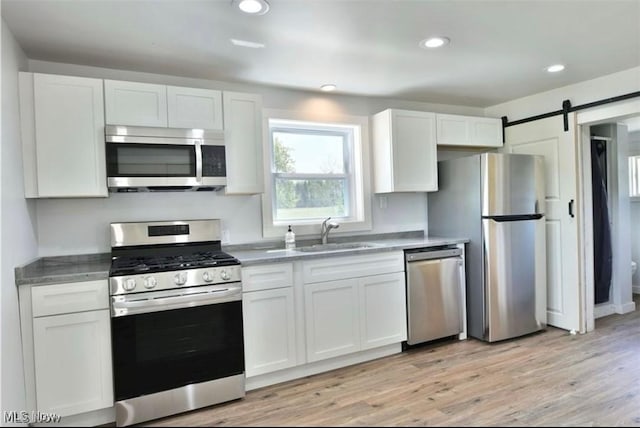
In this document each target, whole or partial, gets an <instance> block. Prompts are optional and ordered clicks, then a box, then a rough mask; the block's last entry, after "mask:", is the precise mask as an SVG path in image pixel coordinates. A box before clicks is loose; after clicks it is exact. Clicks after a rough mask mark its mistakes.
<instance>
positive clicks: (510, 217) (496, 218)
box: [482, 214, 544, 223]
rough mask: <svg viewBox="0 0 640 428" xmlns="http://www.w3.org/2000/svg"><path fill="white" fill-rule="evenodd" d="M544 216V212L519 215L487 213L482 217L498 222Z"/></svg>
mask: <svg viewBox="0 0 640 428" xmlns="http://www.w3.org/2000/svg"><path fill="white" fill-rule="evenodd" d="M543 217H544V214H518V215H485V216H482V218H486V219H489V220H493V221H497V222H500V223H502V222H506V221H523V220H540V219H541V218H543Z"/></svg>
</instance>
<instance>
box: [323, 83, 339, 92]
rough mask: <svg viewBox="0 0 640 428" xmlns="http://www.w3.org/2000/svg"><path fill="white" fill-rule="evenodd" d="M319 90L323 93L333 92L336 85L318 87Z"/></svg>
mask: <svg viewBox="0 0 640 428" xmlns="http://www.w3.org/2000/svg"><path fill="white" fill-rule="evenodd" d="M320 90H321V91H325V92H331V91H335V90H336V85H334V84H333V83H327V84H326V85H322V86H320Z"/></svg>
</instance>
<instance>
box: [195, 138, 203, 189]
mask: <svg viewBox="0 0 640 428" xmlns="http://www.w3.org/2000/svg"><path fill="white" fill-rule="evenodd" d="M196 181H197V182H198V183H202V140H196Z"/></svg>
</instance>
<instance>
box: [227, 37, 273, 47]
mask: <svg viewBox="0 0 640 428" xmlns="http://www.w3.org/2000/svg"><path fill="white" fill-rule="evenodd" d="M231 43H233V44H234V45H236V46H242V47H243V48H253V49H260V48H263V47H264V46H265V45H264V43H259V42H250V41H248V40H240V39H231Z"/></svg>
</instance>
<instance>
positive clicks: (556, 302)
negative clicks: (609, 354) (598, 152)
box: [504, 113, 584, 331]
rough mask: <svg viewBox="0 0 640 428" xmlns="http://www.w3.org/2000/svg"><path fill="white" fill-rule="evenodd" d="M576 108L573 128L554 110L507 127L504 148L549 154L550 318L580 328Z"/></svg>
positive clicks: (571, 118)
mask: <svg viewBox="0 0 640 428" xmlns="http://www.w3.org/2000/svg"><path fill="white" fill-rule="evenodd" d="M575 129H576V125H575V113H571V114H569V131H564V124H563V117H562V116H561V115H560V116H553V117H550V118H547V119H540V120H536V121H533V122H528V123H524V124H521V125H514V126H509V127H507V128H506V129H505V145H504V151H505V152H507V153H526V154H534V155H542V156H544V159H545V186H546V190H545V192H546V194H545V196H546V197H545V201H546V207H545V218H546V239H547V244H546V245H547V324H549V325H552V326H555V327H559V328H562V329H565V330H575V331H580V325H581V324H580V319H581V314H580V312H581V308H582V307H584V306H583V305H582V304H581V301H580V299H581V298H584V297H583V296H582V294H583V293H581V291H580V281H579V278H580V275H579V264H578V255H579V253H580V251H579V247H578V209H577V202H576V194H577V187H576V183H577V171H576V165H577V155H576V150H577V142H576V132H575Z"/></svg>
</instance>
